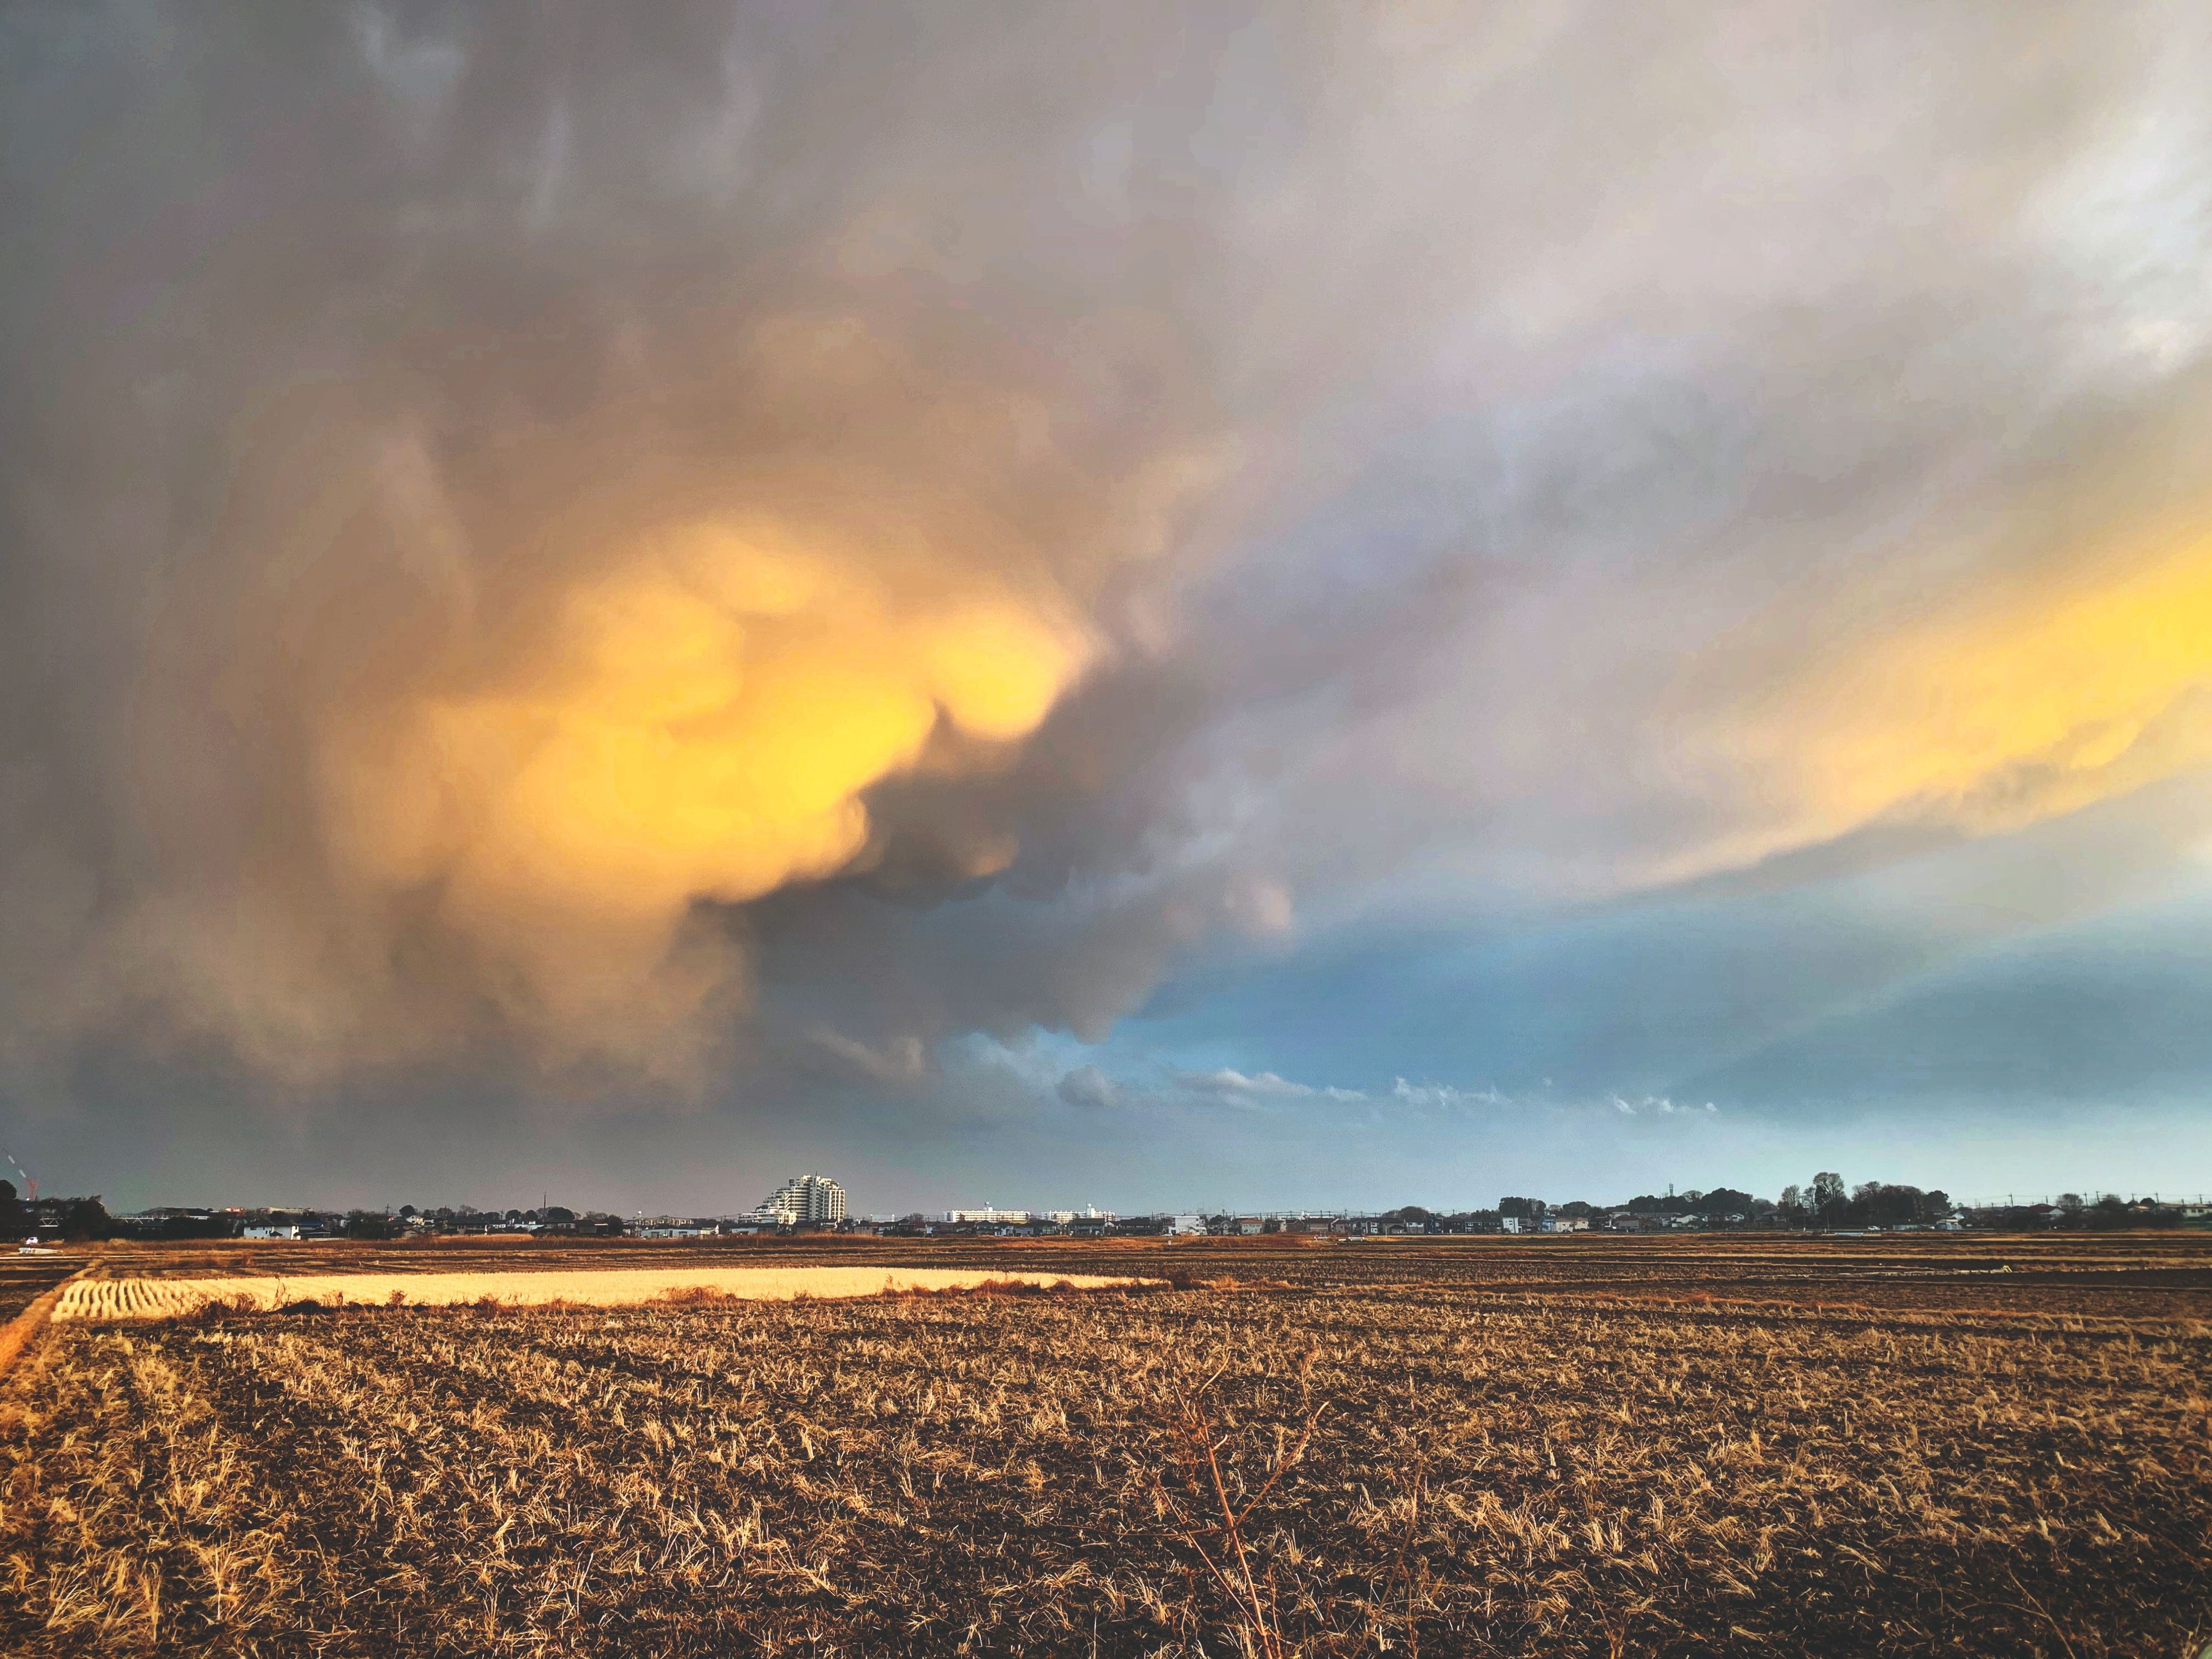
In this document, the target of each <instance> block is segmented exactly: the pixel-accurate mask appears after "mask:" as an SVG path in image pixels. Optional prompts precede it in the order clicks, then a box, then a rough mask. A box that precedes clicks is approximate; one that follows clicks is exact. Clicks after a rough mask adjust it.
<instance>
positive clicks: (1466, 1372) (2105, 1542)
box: [0, 1287, 2212, 1659]
mask: <svg viewBox="0 0 2212 1659" xmlns="http://www.w3.org/2000/svg"><path fill="white" fill-rule="evenodd" d="M2208 1359H2212V1343H2208V1342H2207V1340H2205V1339H2204V1338H2203V1336H2201V1335H2188V1334H2183V1335H2169V1336H2166V1337H2163V1338H2160V1339H2157V1340H2142V1339H2139V1338H2136V1337H2132V1336H2123V1337H2115V1336H2112V1335H2110V1334H2087V1333H2075V1334H2067V1333H2057V1332H2051V1333H2022V1332H2021V1331H2019V1330H2017V1329H2012V1328H1996V1327H1992V1328H1978V1327H1977V1326H1976V1325H1975V1324H1974V1323H1973V1322H1971V1321H1959V1322H1954V1323H1953V1324H1952V1325H1951V1326H1949V1327H1948V1328H1931V1327H1929V1326H1927V1325H1924V1324H1923V1325H1911V1326H1903V1327H1898V1328H1885V1327H1883V1326H1882V1325H1881V1324H1879V1323H1869V1324H1867V1325H1864V1326H1862V1327H1859V1328H1837V1327H1835V1326H1833V1325H1831V1324H1828V1323H1824V1322H1802V1323H1792V1322H1789V1321H1787V1320H1781V1319H1775V1320H1765V1321H1762V1320H1756V1319H1748V1318H1741V1317H1728V1316H1718V1315H1699V1314H1697V1313H1695V1312H1692V1311H1690V1310H1679V1309H1678V1310H1651V1309H1640V1310H1639V1309H1636V1308H1632V1307H1629V1306H1626V1305H1624V1306H1620V1307H1612V1308H1606V1307H1590V1306H1584V1307H1581V1308H1577V1309H1572V1310H1559V1311H1549V1310H1541V1309H1534V1308H1521V1309H1516V1310H1480V1309H1470V1308H1469V1307H1468V1305H1467V1304H1466V1303H1465V1302H1464V1300H1463V1299H1462V1298H1459V1297H1454V1296H1452V1295H1450V1294H1448V1293H1444V1292H1440V1291H1424V1290H1421V1289H1419V1288H1418V1287H1416V1288H1407V1289H1402V1290H1398V1291H1380V1290H1372V1289H1363V1290H1358V1291H1322V1292H1319V1293H1313V1294H1304V1293H1292V1294H1287V1295H1282V1294H1275V1295H1267V1294H1261V1295H1253V1294H1243V1295H1238V1294H1228V1293H1220V1292H1205V1291H1195V1292H1172V1293H1162V1294H1157V1295H1152V1296H1145V1297H1122V1296H1114V1295H1108V1296H1101V1297H1066V1298H1054V1297H1040V1298H1034V1299H1024V1300H1022V1301H1020V1302H1018V1303H1017V1302H1011V1301H1007V1300H1004V1299H1000V1298H989V1297H981V1298H958V1299H943V1300H939V1299H919V1300H891V1301H870V1302H844V1303H818V1304H731V1305H727V1306H700V1307H684V1306H677V1305H669V1304H661V1305H658V1306H649V1307H646V1308H642V1309H638V1310H623V1311H622V1312H620V1313H617V1314H608V1313H604V1312H596V1311H581V1310H528V1311H492V1312H480V1311H476V1310H450V1311H439V1312H417V1311H407V1312H367V1311H364V1312H341V1313H325V1314H315V1315H308V1316H295V1317H286V1318H281V1319H270V1318H268V1317H266V1316H256V1317H246V1318H228V1317H222V1316H216V1317H210V1318H207V1319H204V1320H202V1321H200V1322H178V1323H171V1324H152V1325H139V1326H119V1327H105V1328H103V1327H88V1326H82V1325H79V1326H76V1327H73V1328H57V1329H56V1331H55V1332H54V1333H53V1334H52V1337H51V1338H50V1339H49V1342H48V1346H47V1347H46V1351H45V1352H44V1354H43V1356H42V1357H41V1358H39V1359H38V1360H35V1361H33V1363H32V1364H30V1365H29V1366H27V1368H26V1370H24V1371H23V1372H22V1373H21V1374H20V1375H19V1376H18V1378H17V1380H16V1382H15V1383H14V1384H13V1385H12V1387H11V1389H10V1390H9V1395H7V1397H6V1399H5V1403H4V1407H0V1413H4V1420H0V1474H4V1480H5V1485H4V1488H0V1491H4V1497H5V1504H6V1507H5V1512H4V1516H0V1574H4V1577H0V1584H4V1586H5V1589H6V1594H5V1595H4V1596H0V1637H4V1638H5V1639H4V1645H5V1646H6V1648H7V1650H9V1651H11V1652H22V1653H26V1654H77V1653H83V1652H86V1651H88V1650H109V1651H118V1652H128V1651H150V1650H155V1649H159V1650H162V1651H177V1652H194V1651H205V1652H226V1653H228V1652H249V1651H267V1652H272V1653H276V1652H282V1653H294V1652H300V1651H304V1650H313V1651H317V1652H322V1653H333V1654H342V1653H374V1652H390V1651H393V1650H405V1651H409V1652H414V1653H453V1654H463V1653H468V1654H477V1653H483V1654H508V1653H516V1654H519V1653H592V1654H599V1653H605V1654H617V1653H619V1654H641V1653H652V1654H664V1653H665V1654H671V1655H690V1654H697V1655H708V1654H717V1655H719V1654H726V1653H730V1652H733V1651H743V1652H763V1653H778V1652H782V1653H814V1652H822V1651H829V1650H836V1651H838V1652H843V1653H882V1654H906V1653H917V1652H922V1653H934V1652H943V1653H955V1652H963V1651H964V1652H975V1653H986V1652H987V1653H1035V1654H1064V1653H1070V1652H1076V1653H1083V1652H1091V1651H1097V1652H1100V1653H1114V1654H1121V1653H1129V1654H1135V1653H1146V1654H1171V1655H1185V1654H1188V1655H1195V1654H1197V1653H1200V1652H1201V1651H1202V1652H1206V1653H1212V1654H1221V1653H1225V1652H1231V1653H1233V1652H1237V1651H1239V1650H1243V1651H1248V1652H1252V1653H1261V1654H1264V1653H1272V1652H1276V1651H1280V1652H1285V1653H1289V1652H1298V1653H1304V1654H1310V1655H1322V1654H1350V1653H1358V1652H1375V1651H1382V1650H1392V1651H1401V1652H1413V1651H1416V1650H1427V1651H1428V1652H1430V1653H1431V1654H1456V1653H1491V1652H1494V1653H1514V1654H1518V1653H1530V1654H1534V1653H1546V1654H1553V1653H1567V1654H1593V1655H1596V1654H1606V1655H1610V1654H1616V1653H1663V1654H1684V1655H1687V1654H1693V1653H1694V1654H1705V1653H1714V1652H1743V1653H1747V1654H1748V1653H1771V1652H1789V1653H1806V1652H1811V1653H1836V1654H1845V1653H1849V1654H1871V1653H1899V1654H1902V1653H1927V1654H1935V1653H1944V1654H1950V1653H1955V1652H1959V1651H1962V1650H1963V1651H1970V1652H1986V1653H1998V1652H2003V1653H2018V1654H2047V1655H2051V1656H2060V1655H2068V1656H2073V1659H2088V1656H2092V1655H2120V1654H2126V1655H2130V1656H2136V1655H2167V1654H2172V1655H2179V1653H2180V1652H2181V1651H2182V1650H2183V1646H2184V1644H2185V1643H2186V1642H2188V1641H2190V1640H2193V1639H2201V1637H2202V1635H2203V1634H2207V1633H2212V1630H2208V1629H2207V1627H2206V1625H2205V1621H2206V1619H2207V1614H2208V1609H2212V1586H2209V1585H2208V1583H2207V1580H2206V1577H2205V1571H2206V1560H2205V1550H2204V1539H2205V1537H2206V1535H2207V1528H2208V1526H2212V1497H2208V1485H2207V1480H2206V1474H2207V1470H2206V1465H2205V1463H2204V1461H2203V1460H2204V1453H2205V1449H2206V1437H2207V1429H2208V1418H2207V1413H2208V1410H2212V1403H2209V1402H2208V1401H2207V1399H2206V1397H2205V1394H2204V1391H2203V1382H2202V1379H2203V1377H2204V1376H2205V1375H2206V1362H2207V1360H2208ZM1201 1449H1203V1450H1201ZM1208 1458H1210V1459H1211V1461H1212V1469H1213V1470H1214V1471H1215V1472H1218V1479H1219V1484H1218V1486H1215V1485H1214V1484H1213V1476H1212V1474H1208V1473H1206V1459H1208ZM1231 1517H1234V1521H1235V1524H1234V1528H1233V1533H1234V1535H1233V1537H1232V1535H1231V1531H1230V1530H1229V1529H1228V1528H1226V1527H1225V1522H1227V1521H1229V1520H1230V1518H1231ZM1240 1557H1241V1564H1240V1561H1239V1558H1240Z"/></svg>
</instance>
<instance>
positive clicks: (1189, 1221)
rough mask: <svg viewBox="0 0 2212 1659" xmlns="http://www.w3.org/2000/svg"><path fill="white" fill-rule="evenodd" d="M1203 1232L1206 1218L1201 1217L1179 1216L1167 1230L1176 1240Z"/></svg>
mask: <svg viewBox="0 0 2212 1659" xmlns="http://www.w3.org/2000/svg"><path fill="white" fill-rule="evenodd" d="M1168 1231H1169V1232H1170V1233H1172V1234H1174V1235H1175V1236H1176V1237H1178V1238H1180V1237H1188V1236H1189V1235H1192V1234H1195V1233H1202V1232H1204V1231H1206V1218H1205V1217H1204V1216H1202V1215H1179V1216H1177V1217H1176V1218H1175V1220H1174V1222H1173V1224H1172V1225H1170V1226H1169V1228H1168Z"/></svg>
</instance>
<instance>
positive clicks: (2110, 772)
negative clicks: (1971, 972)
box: [1737, 545, 2212, 851]
mask: <svg viewBox="0 0 2212 1659" xmlns="http://www.w3.org/2000/svg"><path fill="white" fill-rule="evenodd" d="M2208 685H2212V557H2209V556H2207V554H2206V552H2205V551H2204V550H2203V548H2202V547H2201V546H2197V545H2190V546H2187V547H2185V548H2183V549H2182V550H2179V551H2175V552H2170V553H2167V554H2166V555H2164V556H2160V557H2157V558H2154V559H2152V560H2150V561H2148V562H2141V563H2138V564H2136V565H2135V566H2134V567H2132V568H2126V569H2124V570H2122V571H2120V572H2118V574H2115V573H2114V572H2113V571H2112V568H2111V567H2110V566H2109V565H2106V566H2104V567H2102V568H2100V569H2099V570H2098V571H2097V572H2096V573H2095V574H2093V575H2091V576H2089V577H2087V578H2076V579H2074V580H2069V581H2066V582H2063V583H2060V584H2057V585H2045V586H2036V587H2033V588H2024V589H2015V590H2013V591H2010V592H2005V593H2002V594H2000V595H1997V596H1995V597H1990V596H1981V598H1980V602H1979V603H1978V604H1974V605H1971V606H1954V607H1953V608H1951V609H1949V610H1948V611H1944V612H1942V613H1941V614H1938V615H1936V616H1935V617H1930V618H1929V619H1928V620H1926V621H1925V622H1923V623H1920V624H1918V625H1917V626H1912V627H1908V628H1905V629H1902V630H1900V631H1898V632H1894V633H1893V634H1891V635H1887V637H1885V638H1882V639H1881V640H1878V641H1875V642H1873V643H1871V644H1869V645H1863V646H1862V647H1859V648H1858V649H1857V650H1856V651H1854V652H1852V653H1850V654H1849V655H1848V656H1845V657H1844V658H1842V659H1838V660H1834V661H1832V662H1830V663H1826V664H1824V665H1822V666H1820V668H1818V669H1816V670H1814V671H1812V672H1810V673H1808V674H1807V675H1806V676H1804V677H1803V678H1801V679H1800V680H1799V681H1798V682H1797V683H1796V684H1795V685H1794V686H1793V687H1792V688H1791V689H1790V690H1789V692H1788V693H1787V694H1786V695H1784V696H1783V697H1781V698H1780V699H1778V700H1777V701H1776V702H1773V703H1771V704H1769V705H1767V706H1765V708H1762V709H1761V710H1760V711H1759V714H1758V715H1757V716H1755V717H1754V718H1753V720H1751V721H1750V722H1748V723H1747V726H1746V727H1745V728H1744V729H1743V735H1742V738H1741V743H1740V746H1739V747H1738V750H1737V753H1738V755H1739V757H1741V758H1743V759H1747V760H1748V761H1750V762H1751V763H1753V767H1754V768H1756V769H1758V770H1759V771H1760V772H1761V773H1762V774H1764V775H1768V776H1780V777H1784V778H1787V779H1789V780H1790V787H1791V791H1792V795H1793V798H1794V800H1795V802H1796V813H1797V817H1796V822H1795V823H1792V824H1791V825H1790V829H1789V830H1788V831H1787V832H1786V835H1785V836H1784V840H1786V841H1787V842H1805V841H1809V840H1817V839H1821V838H1824V837H1826V836H1834V835H1838V834H1842V833H1844V832H1845V831H1847V830H1849V829H1852V828H1855V827H1857V826H1858V825H1861V824H1864V823H1869V822H1872V821H1874V820H1876V819H1879V818H1882V817H1895V816H1919V817H1934V818H1939V819H1944V820H1948V821H1950V822H1953V823H1957V824H1959V825H1960V826H1961V827H1963V828H1965V829H1969V830H1972V831H1975V832H1987V831H1993V830H1999V829H2010V828H2015V827H2017V826H2019V825H2021V824H2023V823H2030V822H2033V821H2034V820H2036V819H2038V818H2041V817H2049V816H2051V815H2052V814H2054V813H2057V812H2063V811H2071V810H2073V809H2075V808H2077V807H2080V806H2084V805H2088V804H2090V803H2092V802H2093V801H2096V800H2099V799H2105V798H2107V797H2109V796H2112V795H2116V794H2118V793H2124V792H2125V791H2127V790H2130V789H2133V788H2136V787H2141V786H2142V785H2144V784H2146V783H2149V782H2153V781H2156V780H2158V779H2160V778H2162V777H2166V776H2169V775H2172V774H2173V773H2175V772H2178V771H2180V770H2182V769H2185V768H2187V767H2191V766H2194V765H2197V764H2201V763H2205V762H2207V761H2212V711H2208V710H2207V709H2206V708H2203V702H2202V699H2203V692H2204V690H2205V689H2206V687H2207V686H2208ZM1757 850H1760V851H1764V850H1770V849H1769V848H1765V847H1761V848H1759V849H1757Z"/></svg>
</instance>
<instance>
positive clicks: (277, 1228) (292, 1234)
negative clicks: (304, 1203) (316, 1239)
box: [245, 1221, 300, 1238]
mask: <svg viewBox="0 0 2212 1659" xmlns="http://www.w3.org/2000/svg"><path fill="white" fill-rule="evenodd" d="M245 1236H246V1237H248V1238H297V1237H300V1224H299V1223H298V1222H296V1221H287V1222H275V1221H267V1222H252V1221H249V1222H247V1223H246V1234H245Z"/></svg>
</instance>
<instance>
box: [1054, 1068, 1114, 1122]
mask: <svg viewBox="0 0 2212 1659" xmlns="http://www.w3.org/2000/svg"><path fill="white" fill-rule="evenodd" d="M1059 1094H1060V1098H1061V1099H1062V1100H1063V1101H1066V1103H1068V1104H1069V1105H1070V1106H1078V1107H1082V1108H1085V1109H1088V1110H1092V1111H1103V1110H1104V1109H1107V1108H1109V1107H1112V1106H1115V1105H1118V1104H1119V1103H1121V1090H1120V1089H1119V1088H1118V1087H1117V1086H1116V1085H1115V1082H1114V1079H1112V1078H1110V1077H1108V1076H1107V1075H1106V1073H1103V1072H1102V1071H1100V1070H1099V1069H1098V1068H1097V1066H1077V1067H1076V1068H1075V1069H1074V1070H1073V1071H1072V1072H1070V1073H1066V1075H1065V1076H1064V1077H1062V1078H1061V1079H1060V1089H1059Z"/></svg>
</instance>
